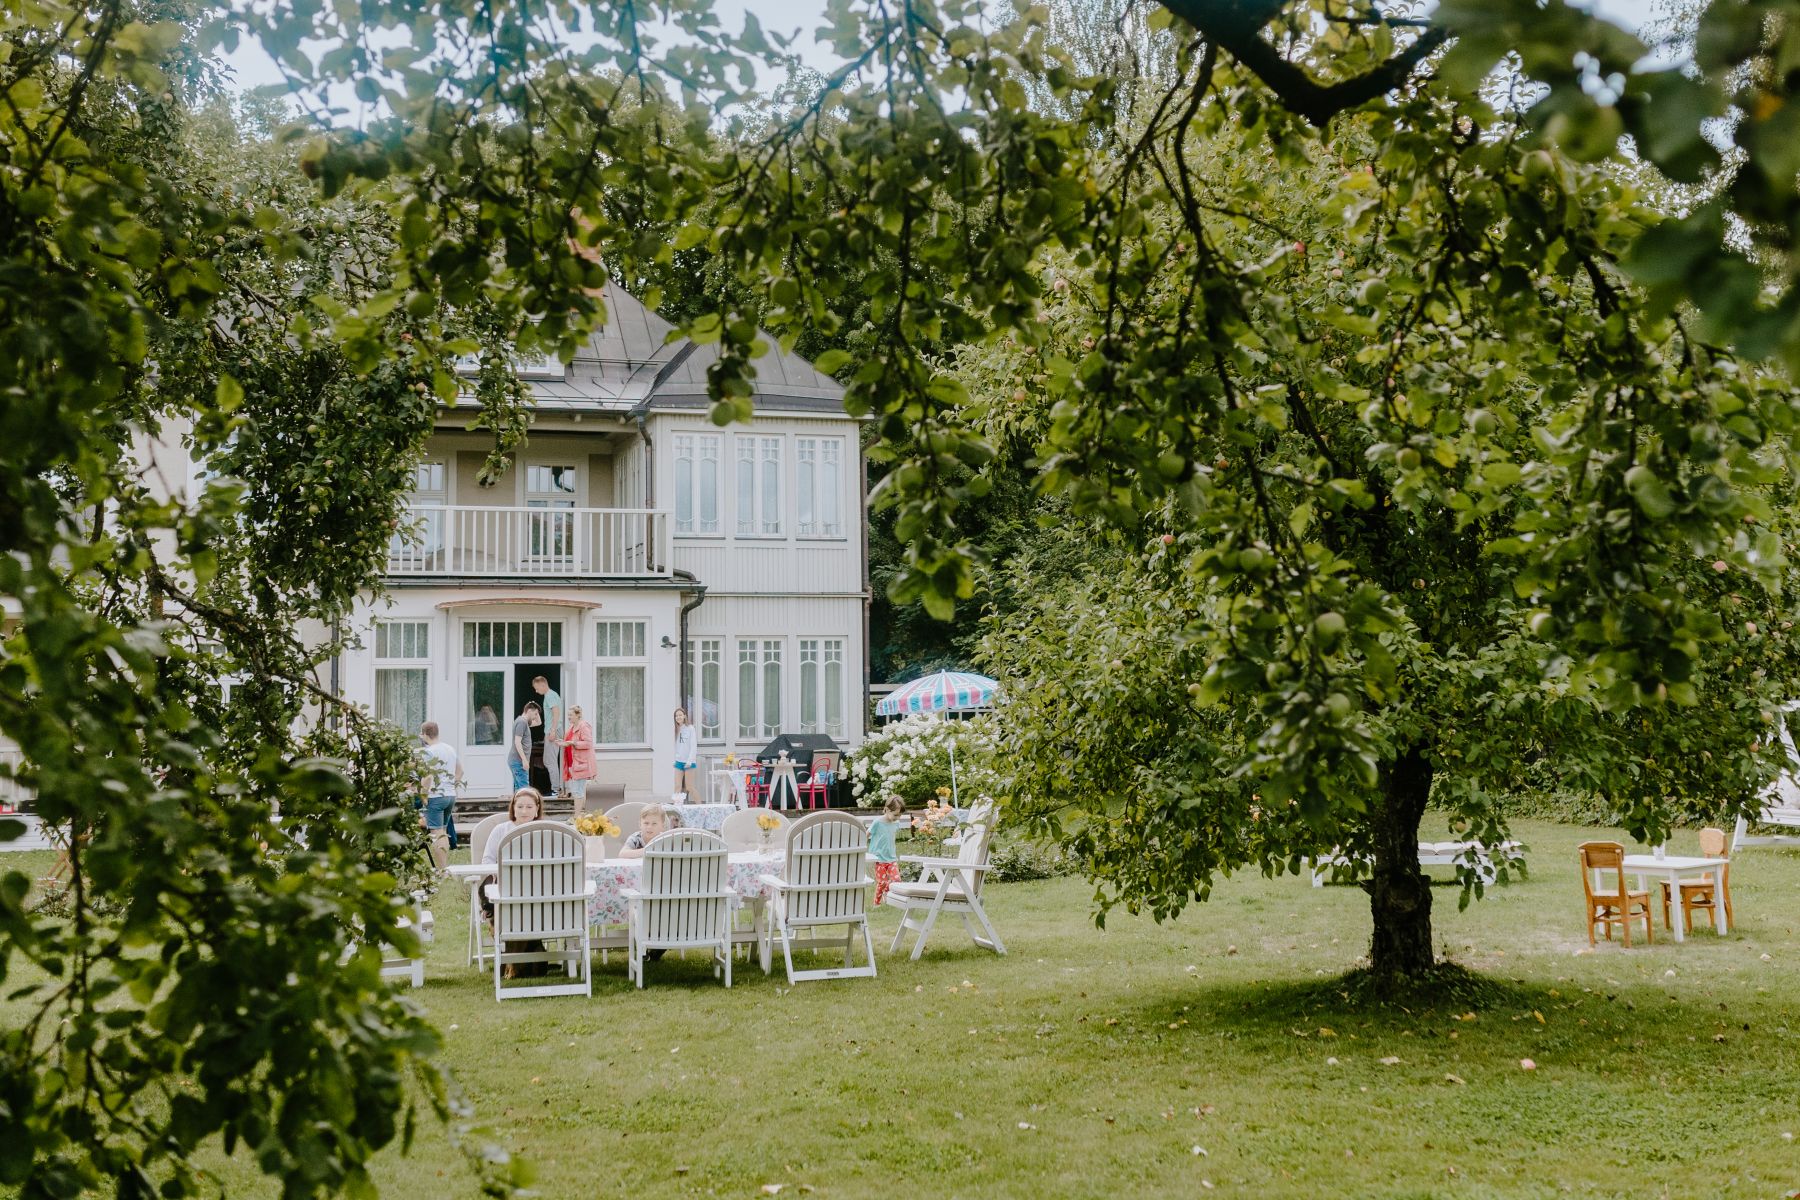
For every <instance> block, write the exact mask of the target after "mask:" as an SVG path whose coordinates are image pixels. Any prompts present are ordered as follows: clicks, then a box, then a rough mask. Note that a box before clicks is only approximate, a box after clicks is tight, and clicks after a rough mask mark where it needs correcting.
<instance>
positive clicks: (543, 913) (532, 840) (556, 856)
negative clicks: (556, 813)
mask: <svg viewBox="0 0 1800 1200" xmlns="http://www.w3.org/2000/svg"><path fill="white" fill-rule="evenodd" d="M582 850H583V846H582V841H581V835H580V834H578V833H576V832H575V830H574V828H573V827H571V826H569V825H565V824H563V823H562V822H561V821H530V822H527V823H526V824H524V825H520V826H519V827H517V828H516V829H513V830H512V831H511V832H509V833H508V834H507V835H506V837H505V839H504V840H503V841H502V842H501V843H500V853H499V856H498V862H497V865H496V867H495V870H494V938H495V940H496V942H499V943H505V942H508V941H525V940H542V939H545V938H566V937H579V936H581V935H582V934H584V933H585V932H586V931H587V924H588V921H587V897H586V892H585V887H586V884H587V861H586V857H585V856H584V855H583V853H582Z"/></svg>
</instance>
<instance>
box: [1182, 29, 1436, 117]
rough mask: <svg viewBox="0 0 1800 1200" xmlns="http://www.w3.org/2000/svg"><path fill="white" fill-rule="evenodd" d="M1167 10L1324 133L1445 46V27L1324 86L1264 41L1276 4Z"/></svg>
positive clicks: (1402, 80)
mask: <svg viewBox="0 0 1800 1200" xmlns="http://www.w3.org/2000/svg"><path fill="white" fill-rule="evenodd" d="M1162 2H1163V7H1165V8H1167V9H1168V10H1169V11H1170V12H1172V13H1174V14H1175V15H1176V16H1177V17H1180V18H1181V19H1182V20H1183V21H1186V22H1187V23H1188V24H1189V25H1192V26H1193V27H1194V28H1195V29H1197V30H1199V31H1200V33H1201V34H1203V35H1204V36H1205V37H1206V38H1207V39H1208V40H1209V41H1212V42H1215V43H1217V44H1218V45H1219V46H1221V47H1223V48H1224V49H1225V50H1226V51H1227V52H1229V53H1230V55H1231V56H1232V57H1233V58H1235V59H1237V60H1238V62H1239V63H1241V64H1242V65H1243V66H1244V67H1245V68H1247V69H1248V70H1249V71H1250V72H1252V73H1253V74H1254V75H1255V76H1256V77H1257V78H1258V79H1260V80H1262V81H1263V83H1264V85H1266V86H1267V87H1268V88H1269V90H1270V91H1272V92H1274V93H1275V94H1276V96H1278V97H1279V98H1280V99H1281V102H1282V104H1283V105H1285V106H1286V107H1287V108H1288V110H1289V111H1290V112H1293V113H1296V114H1298V115H1299V116H1302V117H1304V118H1306V119H1307V120H1308V121H1310V122H1312V123H1313V124H1314V125H1317V126H1319V127H1320V128H1323V127H1324V126H1326V125H1327V124H1329V123H1330V122H1331V118H1333V117H1335V116H1337V114H1339V113H1341V112H1343V111H1345V110H1346V109H1351V108H1356V107H1357V106H1359V105H1362V104H1366V103H1367V102H1369V101H1370V100H1373V99H1375V98H1376V97H1377V96H1384V95H1386V94H1387V93H1389V92H1391V91H1393V90H1394V89H1395V88H1397V87H1399V86H1400V85H1401V84H1403V83H1405V82H1406V80H1407V79H1408V78H1409V77H1410V76H1411V75H1412V73H1413V69H1414V68H1415V67H1417V66H1418V65H1419V64H1420V63H1421V62H1424V61H1425V59H1426V57H1427V56H1429V55H1430V54H1431V52H1432V51H1433V50H1436V49H1437V48H1438V47H1439V46H1441V45H1443V44H1444V39H1445V37H1446V36H1447V34H1446V33H1445V31H1444V29H1443V28H1441V27H1438V28H1433V29H1428V30H1426V31H1425V32H1424V33H1422V34H1420V35H1419V36H1418V37H1417V38H1415V39H1414V40H1413V42H1412V44H1411V45H1409V46H1408V47H1406V49H1404V50H1402V51H1400V52H1399V53H1398V54H1396V55H1394V57H1392V58H1390V59H1388V60H1387V61H1386V62H1384V63H1382V64H1381V65H1380V66H1378V67H1375V68H1374V69H1372V70H1369V71H1365V72H1364V73H1363V74H1361V75H1357V76H1355V77H1354V78H1351V79H1345V80H1341V81H1339V82H1337V83H1332V84H1322V83H1320V82H1319V81H1318V80H1316V79H1314V78H1313V77H1312V76H1310V75H1308V74H1307V73H1306V72H1305V71H1304V70H1302V69H1301V68H1299V67H1297V66H1295V65H1294V64H1293V63H1291V62H1289V61H1288V60H1287V59H1285V58H1283V57H1281V55H1280V53H1278V52H1277V51H1276V49H1275V47H1273V46H1271V45H1269V43H1268V42H1265V41H1264V40H1263V39H1262V36H1261V35H1262V29H1263V26H1265V25H1267V24H1268V23H1269V21H1270V20H1271V19H1272V18H1273V17H1274V16H1275V15H1276V14H1277V13H1279V12H1280V11H1281V9H1282V7H1283V5H1282V4H1280V3H1277V2H1275V0H1226V2H1224V3H1217V2H1209V0H1162Z"/></svg>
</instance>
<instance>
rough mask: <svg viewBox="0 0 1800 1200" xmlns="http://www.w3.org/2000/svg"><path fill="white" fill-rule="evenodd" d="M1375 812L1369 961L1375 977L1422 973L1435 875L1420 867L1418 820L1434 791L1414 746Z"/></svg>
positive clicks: (1428, 959)
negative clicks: (1430, 875)
mask: <svg viewBox="0 0 1800 1200" xmlns="http://www.w3.org/2000/svg"><path fill="white" fill-rule="evenodd" d="M1381 791H1382V803H1381V808H1380V810H1379V811H1378V812H1377V813H1375V814H1374V823H1375V873H1374V875H1373V877H1372V878H1370V880H1369V882H1368V883H1367V884H1366V885H1364V886H1365V887H1366V889H1367V891H1368V893H1369V914H1370V916H1371V917H1373V918H1374V922H1375V932H1374V935H1373V936H1372V937H1371V938H1370V941H1369V963H1370V967H1371V969H1372V970H1373V971H1374V973H1375V974H1376V975H1377V976H1387V977H1389V978H1399V977H1403V978H1411V979H1417V978H1422V977H1423V976H1425V975H1426V974H1428V973H1429V972H1430V970H1431V968H1432V967H1433V965H1435V963H1436V959H1435V958H1434V957H1433V955H1432V951H1431V878H1430V877H1429V876H1428V875H1426V874H1425V872H1424V871H1422V870H1420V869H1419V822H1420V821H1421V820H1423V819H1424V817H1425V802H1426V801H1427V800H1428V799H1429V798H1430V796H1431V763H1430V761H1429V760H1427V759H1426V757H1425V754H1424V750H1423V748H1422V747H1418V746H1414V747H1412V748H1410V749H1408V750H1407V751H1406V752H1405V753H1403V754H1401V755H1400V757H1399V758H1397V759H1395V760H1394V761H1393V762H1392V763H1390V764H1389V765H1388V767H1387V769H1386V771H1384V772H1383V775H1382V781H1381Z"/></svg>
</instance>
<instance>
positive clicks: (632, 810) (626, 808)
mask: <svg viewBox="0 0 1800 1200" xmlns="http://www.w3.org/2000/svg"><path fill="white" fill-rule="evenodd" d="M647 807H648V805H646V804H644V803H643V802H642V801H640V800H629V801H626V802H625V803H624V804H615V805H613V806H612V807H611V808H609V809H607V810H606V815H607V816H609V817H611V818H612V820H613V824H615V825H617V826H618V827H619V836H618V837H614V836H613V835H612V834H610V833H609V834H606V835H605V836H604V837H603V838H602V839H601V841H602V842H603V843H604V844H605V847H606V857H608V858H617V857H619V852H620V851H622V850H624V849H625V839H626V838H628V837H630V836H631V835H632V834H634V833H636V832H637V831H638V824H639V822H640V820H641V819H642V818H643V815H644V809H645V808H647Z"/></svg>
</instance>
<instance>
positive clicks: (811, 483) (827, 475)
mask: <svg viewBox="0 0 1800 1200" xmlns="http://www.w3.org/2000/svg"><path fill="white" fill-rule="evenodd" d="M794 463H795V466H794V491H795V497H794V500H795V504H796V505H797V507H798V508H799V534H800V536H801V537H830V538H835V537H843V536H844V439H843V438H795V439H794Z"/></svg>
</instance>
